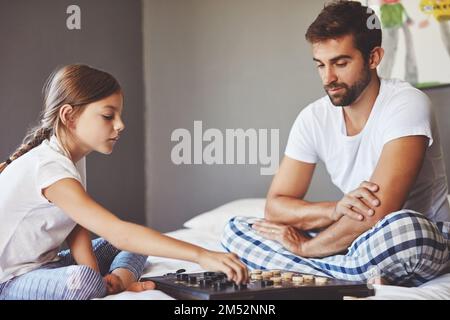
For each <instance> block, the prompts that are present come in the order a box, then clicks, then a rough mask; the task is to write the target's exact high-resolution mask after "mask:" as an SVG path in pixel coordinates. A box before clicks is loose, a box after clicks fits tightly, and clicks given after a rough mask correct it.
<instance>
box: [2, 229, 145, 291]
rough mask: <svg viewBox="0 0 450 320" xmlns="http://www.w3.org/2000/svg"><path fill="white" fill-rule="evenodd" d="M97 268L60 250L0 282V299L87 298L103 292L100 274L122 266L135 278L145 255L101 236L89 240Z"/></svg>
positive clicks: (103, 287)
mask: <svg viewBox="0 0 450 320" xmlns="http://www.w3.org/2000/svg"><path fill="white" fill-rule="evenodd" d="M92 247H93V249H94V253H95V256H96V257H97V262H98V265H99V268H100V272H96V271H94V270H93V269H92V268H90V267H87V266H83V265H76V264H75V261H74V259H73V257H72V255H71V254H70V251H69V250H65V251H62V252H60V253H59V254H58V255H59V257H60V258H61V259H60V260H59V261H57V262H51V263H48V264H46V265H44V266H42V267H40V268H38V269H36V270H33V271H30V272H28V273H26V274H24V275H21V276H18V277H16V278H13V279H11V280H9V281H7V282H5V283H2V284H0V300H87V299H93V298H101V297H104V296H105V295H106V284H105V282H104V280H103V276H104V275H106V274H107V273H108V272H111V271H113V270H114V269H117V268H126V269H128V270H129V271H131V272H132V273H133V274H134V276H135V278H136V279H139V277H140V276H141V274H142V271H143V269H144V266H145V262H146V259H147V258H146V257H145V256H142V255H138V254H133V253H129V252H125V251H120V250H118V249H117V248H115V247H113V246H112V245H111V244H110V243H108V242H107V241H106V240H104V239H101V238H99V239H95V240H94V241H92Z"/></svg>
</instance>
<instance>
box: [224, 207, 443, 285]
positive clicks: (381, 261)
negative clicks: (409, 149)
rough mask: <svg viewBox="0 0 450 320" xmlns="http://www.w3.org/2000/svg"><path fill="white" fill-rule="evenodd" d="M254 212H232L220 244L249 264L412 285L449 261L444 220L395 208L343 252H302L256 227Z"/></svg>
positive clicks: (254, 267) (352, 278) (260, 267)
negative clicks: (321, 255)
mask: <svg viewBox="0 0 450 320" xmlns="http://www.w3.org/2000/svg"><path fill="white" fill-rule="evenodd" d="M254 220H255V219H254V218H243V217H235V218H233V219H231V220H230V221H229V223H228V225H227V226H226V227H225V230H224V234H223V237H222V246H223V247H224V248H225V249H226V250H228V251H231V252H234V253H236V254H237V255H238V256H239V257H240V258H241V260H242V261H243V262H244V263H245V264H247V266H248V267H249V268H250V269H284V270H291V271H296V272H301V273H308V274H314V275H318V276H326V277H331V278H337V279H342V280H349V281H357V282H366V281H367V280H368V279H370V278H372V277H373V276H376V275H378V276H381V277H383V278H384V279H386V280H387V281H389V282H390V283H391V284H396V285H408V286H417V285H420V284H422V283H424V282H426V281H428V280H430V279H433V278H435V277H436V276H438V275H440V274H442V273H443V272H444V271H445V270H446V268H448V267H450V260H449V256H450V240H449V239H450V237H449V236H450V222H439V223H437V224H435V223H433V222H431V221H430V220H428V219H427V218H425V217H424V216H423V215H422V214H420V213H417V212H414V211H411V210H401V211H397V212H394V213H391V214H389V215H387V216H386V217H384V218H383V219H382V220H380V221H379V222H378V223H377V224H376V225H375V226H374V227H373V228H371V229H370V230H368V231H366V232H365V233H363V234H361V235H360V236H359V237H358V238H357V239H356V240H355V241H353V243H352V244H351V246H350V247H349V248H348V250H347V252H346V253H345V254H338V255H333V256H329V257H325V258H303V257H300V256H297V255H294V254H293V253H292V252H290V251H288V250H286V249H285V248H284V247H283V246H282V245H281V244H280V243H278V242H276V241H273V240H267V239H265V238H263V237H262V236H260V235H259V234H258V233H256V232H255V231H254V230H253V229H252V228H251V224H252V223H253V222H254Z"/></svg>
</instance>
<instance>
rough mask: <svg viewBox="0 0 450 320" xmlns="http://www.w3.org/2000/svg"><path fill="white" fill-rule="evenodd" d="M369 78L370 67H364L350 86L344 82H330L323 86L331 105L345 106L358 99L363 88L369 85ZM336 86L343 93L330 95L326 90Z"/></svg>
mask: <svg viewBox="0 0 450 320" xmlns="http://www.w3.org/2000/svg"><path fill="white" fill-rule="evenodd" d="M371 79H372V77H371V74H370V69H369V68H364V69H363V74H362V75H361V77H360V78H359V79H358V81H356V82H355V83H354V84H353V85H352V86H351V87H349V86H348V85H347V84H345V83H332V84H330V85H328V86H325V87H324V88H325V91H326V92H327V94H328V97H330V100H331V103H332V104H333V105H335V106H336V107H345V106H349V105H351V104H352V103H353V102H355V101H356V99H358V97H359V96H360V95H361V93H362V92H363V91H364V89H366V88H367V86H368V85H369V83H370V80H371ZM336 88H343V90H342V91H343V92H344V93H339V94H335V95H331V94H330V93H329V92H328V90H332V89H336Z"/></svg>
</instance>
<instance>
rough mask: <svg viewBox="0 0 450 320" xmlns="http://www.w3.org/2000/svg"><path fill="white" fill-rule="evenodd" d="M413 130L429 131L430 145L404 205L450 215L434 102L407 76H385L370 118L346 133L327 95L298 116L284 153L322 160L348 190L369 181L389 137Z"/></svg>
mask: <svg viewBox="0 0 450 320" xmlns="http://www.w3.org/2000/svg"><path fill="white" fill-rule="evenodd" d="M412 135H423V136H426V137H428V138H429V146H428V148H427V151H426V154H425V159H424V163H423V166H422V169H421V171H420V173H419V175H418V178H417V180H416V182H415V184H414V186H413V188H412V189H411V191H410V193H409V196H408V199H407V201H406V203H405V205H404V209H411V210H415V211H418V212H420V213H422V214H424V215H425V216H427V217H429V218H430V219H431V220H434V221H450V208H449V203H448V200H447V193H448V189H447V176H446V172H445V164H444V158H443V152H442V147H441V144H440V139H439V132H438V129H437V125H436V120H435V117H434V114H433V110H432V108H431V102H430V100H429V99H428V97H427V96H426V95H425V94H424V93H423V92H421V91H420V90H418V89H416V88H414V87H412V86H411V85H410V84H408V83H407V82H404V81H401V80H396V79H393V80H387V79H381V86H380V91H379V94H378V97H377V99H376V101H375V104H374V106H373V108H372V111H371V114H370V116H369V119H368V120H367V123H366V125H365V126H364V128H363V130H362V131H361V132H360V133H359V134H357V135H355V136H348V135H347V130H346V126H345V120H344V115H343V109H342V108H341V107H336V106H334V105H333V104H332V103H331V101H330V99H329V97H328V96H325V97H323V98H321V99H319V100H317V101H315V102H314V103H312V104H310V105H308V106H307V107H306V108H304V109H303V110H302V111H301V112H300V114H299V116H298V117H297V119H296V120H295V123H294V125H293V127H292V129H291V132H290V135H289V139H288V143H287V147H286V151H285V154H286V156H288V157H289V158H292V159H295V160H299V161H302V162H307V163H317V162H318V161H319V160H321V161H322V162H324V164H325V166H326V169H327V171H328V173H329V175H330V177H331V180H332V181H333V183H334V184H335V185H336V186H337V187H338V188H339V189H340V190H341V191H342V192H343V193H348V192H350V191H352V190H355V189H356V188H358V186H359V184H360V183H361V182H362V181H370V177H371V176H372V174H373V172H374V170H375V167H376V165H377V163H378V160H379V159H380V156H381V152H382V150H383V146H384V145H385V144H386V143H388V142H389V141H391V140H394V139H397V138H400V137H405V136H412Z"/></svg>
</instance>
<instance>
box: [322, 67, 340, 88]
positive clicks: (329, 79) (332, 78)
mask: <svg viewBox="0 0 450 320" xmlns="http://www.w3.org/2000/svg"><path fill="white" fill-rule="evenodd" d="M336 81H337V76H336V73H334V70H333V68H326V69H325V71H324V72H323V75H322V82H323V84H324V85H325V86H328V85H329V84H331V83H333V82H336Z"/></svg>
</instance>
